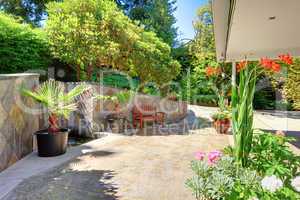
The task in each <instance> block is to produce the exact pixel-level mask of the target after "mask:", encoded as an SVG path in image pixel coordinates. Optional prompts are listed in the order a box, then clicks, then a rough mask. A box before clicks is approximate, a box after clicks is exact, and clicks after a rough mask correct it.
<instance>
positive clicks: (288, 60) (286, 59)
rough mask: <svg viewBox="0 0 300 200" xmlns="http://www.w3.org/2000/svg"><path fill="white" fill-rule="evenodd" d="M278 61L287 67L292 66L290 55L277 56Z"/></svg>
mask: <svg viewBox="0 0 300 200" xmlns="http://www.w3.org/2000/svg"><path fill="white" fill-rule="evenodd" d="M278 58H279V60H281V61H282V62H284V63H285V64H287V65H292V64H293V57H292V56H291V55H290V54H286V55H284V54H282V55H279V56H278Z"/></svg>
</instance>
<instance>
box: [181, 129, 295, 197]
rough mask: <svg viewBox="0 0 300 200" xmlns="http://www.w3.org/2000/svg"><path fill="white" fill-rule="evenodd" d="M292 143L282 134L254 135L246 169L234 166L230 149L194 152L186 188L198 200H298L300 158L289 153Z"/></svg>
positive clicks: (234, 161)
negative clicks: (191, 175)
mask: <svg viewBox="0 0 300 200" xmlns="http://www.w3.org/2000/svg"><path fill="white" fill-rule="evenodd" d="M291 140H292V139H291V138H287V137H285V136H284V135H282V134H279V135H273V134H271V133H264V132H259V133H257V134H255V135H254V140H253V148H252V150H251V152H250V155H249V156H250V159H249V160H250V162H249V165H248V166H247V167H241V166H240V165H239V164H238V162H236V160H235V158H234V149H233V148H232V147H228V148H225V149H224V150H223V152H220V151H213V152H210V153H208V154H206V153H204V152H197V153H196V154H195V158H196V160H194V161H192V164H191V167H192V170H193V172H194V176H193V177H192V178H190V179H188V180H187V183H186V185H187V186H188V187H189V188H190V189H191V190H192V192H193V194H194V195H195V197H196V199H197V200H227V199H228V200H232V199H235V200H238V199H241V200H242V199H243V200H248V199H249V200H257V199H264V200H268V199H272V200H282V199H285V200H296V199H300V176H299V174H300V173H299V169H298V168H299V166H300V157H299V156H296V155H295V154H294V153H293V152H292V151H290V150H289V147H288V146H287V142H290V141H291Z"/></svg>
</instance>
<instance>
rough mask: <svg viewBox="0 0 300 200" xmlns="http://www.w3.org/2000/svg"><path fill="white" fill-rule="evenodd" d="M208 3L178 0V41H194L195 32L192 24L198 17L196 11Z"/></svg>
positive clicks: (176, 14) (176, 15)
mask: <svg viewBox="0 0 300 200" xmlns="http://www.w3.org/2000/svg"><path fill="white" fill-rule="evenodd" d="M206 2H207V0H177V10H176V12H175V17H176V19H177V22H176V26H177V27H178V33H179V36H178V39H186V38H188V39H193V37H194V34H195V32H194V28H193V24H192V23H193V20H194V19H195V17H196V11H197V9H198V8H199V7H200V6H201V5H204V4H205V3H206Z"/></svg>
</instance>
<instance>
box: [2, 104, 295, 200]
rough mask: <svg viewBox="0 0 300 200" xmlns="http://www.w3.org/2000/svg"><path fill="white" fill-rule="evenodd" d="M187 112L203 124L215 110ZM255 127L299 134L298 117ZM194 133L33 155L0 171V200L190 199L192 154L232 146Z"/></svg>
mask: <svg viewBox="0 0 300 200" xmlns="http://www.w3.org/2000/svg"><path fill="white" fill-rule="evenodd" d="M189 110H190V114H191V116H189V118H188V120H187V121H189V122H190V121H193V119H204V120H202V121H201V120H199V121H200V122H201V123H202V124H203V122H204V121H209V120H207V119H209V118H210V116H211V115H212V113H213V112H215V111H216V108H207V107H201V106H189ZM255 127H256V128H262V129H265V130H273V131H274V130H284V131H288V132H289V133H293V134H294V136H298V137H299V136H300V132H299V130H300V120H299V119H297V117H290V118H285V117H282V116H281V117H280V116H270V115H265V114H264V113H261V112H258V113H256V114H255ZM198 128H199V127H198ZM192 132H193V133H194V134H191V135H167V136H121V135H114V134H113V135H108V136H107V137H105V138H102V139H99V140H95V141H92V142H90V143H87V144H84V145H82V146H78V147H74V148H71V149H69V151H68V153H67V154H65V155H64V156H60V157H55V158H39V157H37V156H36V154H31V155H29V156H27V157H26V158H25V159H24V160H21V161H20V162H18V163H17V164H16V165H14V166H12V167H10V168H9V169H8V170H5V171H4V172H2V173H0V183H1V184H0V199H1V197H4V196H5V197H4V198H3V199H1V200H27V199H28V200H29V199H30V200H32V199H33V200H77V199H78V200H82V199H86V200H93V199H97V200H99V199H101V200H114V199H120V200H182V199H184V200H192V199H194V198H193V197H192V196H191V193H190V191H189V190H188V189H187V188H186V187H185V186H184V182H185V180H186V179H187V178H188V177H189V176H191V171H190V168H189V163H190V161H191V160H192V159H193V154H194V152H195V151H197V150H202V151H210V150H214V149H222V148H223V147H224V146H227V145H228V144H231V143H232V136H229V135H217V134H216V133H215V131H214V130H213V129H211V128H202V127H200V129H196V130H193V131H192ZM299 141H300V140H299ZM297 144H299V142H298V143H296V145H297ZM299 146H300V145H299ZM292 148H293V149H294V150H295V151H296V152H298V153H300V152H299V149H297V148H295V147H292Z"/></svg>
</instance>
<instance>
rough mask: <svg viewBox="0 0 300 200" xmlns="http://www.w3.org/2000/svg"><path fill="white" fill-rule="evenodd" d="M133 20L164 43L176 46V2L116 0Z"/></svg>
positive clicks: (166, 0)
mask: <svg viewBox="0 0 300 200" xmlns="http://www.w3.org/2000/svg"><path fill="white" fill-rule="evenodd" d="M116 2H117V4H118V5H119V6H120V7H121V8H122V9H123V10H124V13H125V14H126V15H128V16H129V17H130V18H131V19H132V20H134V21H137V22H138V24H139V25H141V26H143V27H144V28H145V30H148V31H153V32H155V33H156V34H157V36H158V37H159V38H161V39H162V40H163V41H164V42H166V43H167V44H169V45H170V46H174V44H175V42H176V38H177V28H176V27H175V23H176V18H175V17H174V12H175V10H176V0H116Z"/></svg>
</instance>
